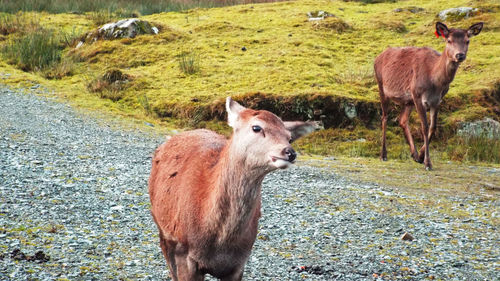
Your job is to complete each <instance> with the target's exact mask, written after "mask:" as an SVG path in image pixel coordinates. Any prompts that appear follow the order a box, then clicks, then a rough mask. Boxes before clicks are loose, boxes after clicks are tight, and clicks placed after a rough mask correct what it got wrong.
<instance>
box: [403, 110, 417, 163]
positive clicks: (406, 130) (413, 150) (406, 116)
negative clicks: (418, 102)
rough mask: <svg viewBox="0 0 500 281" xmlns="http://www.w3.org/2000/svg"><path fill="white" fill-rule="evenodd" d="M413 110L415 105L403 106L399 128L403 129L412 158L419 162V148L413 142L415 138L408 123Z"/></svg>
mask: <svg viewBox="0 0 500 281" xmlns="http://www.w3.org/2000/svg"><path fill="white" fill-rule="evenodd" d="M412 110H413V105H403V109H402V110H401V114H400V115H399V126H400V127H401V128H402V129H403V132H404V134H405V138H406V142H407V143H408V145H409V146H410V152H411V157H412V158H413V160H415V161H417V162H419V159H418V154H417V147H416V146H415V143H414V142H413V137H412V135H411V131H410V127H409V126H408V122H409V120H410V113H411V111H412ZM420 163H422V162H420Z"/></svg>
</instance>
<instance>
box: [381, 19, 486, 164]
mask: <svg viewBox="0 0 500 281" xmlns="http://www.w3.org/2000/svg"><path fill="white" fill-rule="evenodd" d="M482 28H483V23H482V22H481V23H477V24H474V25H472V26H471V27H469V29H467V30H465V29H454V28H452V29H448V27H447V26H446V25H445V24H443V23H440V22H438V23H436V32H435V34H436V36H437V37H439V36H443V38H444V39H445V40H446V47H445V49H444V52H443V53H442V54H439V53H438V52H437V51H435V50H433V49H430V48H417V47H404V48H388V49H387V50H385V51H384V52H382V53H381V54H380V55H379V56H378V57H377V58H376V59H375V78H376V79H377V83H378V88H379V93H380V102H381V105H382V151H381V153H380V158H381V159H382V160H384V161H385V160H387V149H386V127H387V114H388V109H389V101H391V100H392V101H394V102H395V103H397V104H399V105H401V107H402V110H401V114H400V116H399V125H400V126H401V128H402V129H403V131H404V135H405V138H406V141H407V142H408V145H409V146H410V151H411V155H412V157H413V159H414V160H415V161H417V162H419V163H422V162H423V163H424V165H425V168H426V170H430V169H432V164H431V159H430V157H429V142H430V141H431V138H432V136H433V135H434V132H435V131H436V119H437V113H438V108H439V104H440V103H441V101H442V99H443V97H444V95H445V94H446V93H447V92H448V89H449V87H450V83H451V82H452V81H453V78H454V77H455V73H456V72H457V69H458V66H459V65H460V63H462V62H463V61H464V60H465V58H466V55H467V50H468V48H469V38H471V37H473V36H475V35H478V34H479V33H480V32H481V29H482ZM413 107H415V108H416V110H417V113H418V116H419V117H420V121H421V129H422V136H423V138H424V145H423V146H422V148H421V149H420V151H419V152H418V153H417V148H416V146H415V144H414V142H413V138H412V135H411V132H410V129H409V127H408V119H409V116H410V113H411V111H412V110H413ZM427 111H430V114H429V116H430V129H429V125H428V122H427Z"/></svg>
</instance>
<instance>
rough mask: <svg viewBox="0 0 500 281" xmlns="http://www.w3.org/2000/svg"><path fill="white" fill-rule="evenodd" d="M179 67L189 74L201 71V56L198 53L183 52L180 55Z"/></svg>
mask: <svg viewBox="0 0 500 281" xmlns="http://www.w3.org/2000/svg"><path fill="white" fill-rule="evenodd" d="M179 67H180V69H181V70H182V72H184V73H185V74H187V75H191V74H195V73H198V72H199V71H200V56H199V55H198V54H196V53H182V54H180V55H179Z"/></svg>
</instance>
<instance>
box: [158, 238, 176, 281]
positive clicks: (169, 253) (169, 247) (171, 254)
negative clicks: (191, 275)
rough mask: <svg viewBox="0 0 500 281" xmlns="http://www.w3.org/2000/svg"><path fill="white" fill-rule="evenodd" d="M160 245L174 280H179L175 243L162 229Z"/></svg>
mask: <svg viewBox="0 0 500 281" xmlns="http://www.w3.org/2000/svg"><path fill="white" fill-rule="evenodd" d="M160 247H161V251H162V252H163V256H164V257H165V260H166V261H167V265H168V269H169V270H170V277H171V278H172V281H177V280H179V278H178V277H177V265H176V263H175V244H173V243H171V242H168V241H167V240H166V239H165V238H164V236H163V234H162V233H161V230H160Z"/></svg>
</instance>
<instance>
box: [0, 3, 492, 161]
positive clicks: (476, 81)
mask: <svg viewBox="0 0 500 281" xmlns="http://www.w3.org/2000/svg"><path fill="white" fill-rule="evenodd" d="M461 6H472V7H476V8H479V9H480V11H481V12H480V13H479V15H477V16H475V17H473V18H469V19H464V20H459V21H449V22H446V24H448V26H450V27H461V28H466V27H468V26H470V25H471V24H473V23H475V22H478V21H484V22H485V28H484V29H483V32H482V33H481V34H480V35H479V36H477V37H475V38H473V39H472V40H471V44H470V48H469V54H468V56H467V57H468V58H467V60H466V61H465V62H464V63H463V65H462V66H461V67H460V69H459V71H458V73H457V76H456V78H455V81H454V82H453V84H452V85H451V88H450V91H449V93H448V94H447V96H446V97H445V102H444V104H443V106H442V112H443V113H442V114H441V115H440V121H439V128H438V141H439V142H434V144H433V146H434V147H433V150H435V149H437V148H439V150H440V151H441V152H443V153H442V154H441V155H440V156H439V157H443V158H445V159H457V160H463V159H465V160H488V157H486V158H485V159H483V158H481V157H476V158H475V157H473V156H471V155H472V154H473V153H472V152H471V151H469V150H468V149H465V150H464V149H463V147H464V146H465V147H467V146H471V144H470V143H466V142H467V141H466V140H462V139H459V138H457V137H455V136H454V134H453V133H454V130H455V129H456V126H457V124H459V122H462V121H467V120H476V119H482V118H483V117H485V116H489V117H492V118H494V119H496V120H498V119H499V118H500V117H499V116H500V67H499V66H500V56H498V54H500V4H498V2H497V1H494V0H488V1H464V0H452V1H411V2H409V1H397V2H395V3H378V4H363V3H360V2H343V1H317V0H314V1H312V0H310V1H307V0H304V1H300V0H298V1H287V2H278V3H269V4H248V5H239V6H231V7H223V8H211V9H194V10H189V11H187V12H169V13H159V14H151V15H148V16H143V17H141V19H144V20H148V21H151V22H153V23H154V24H156V25H158V26H159V27H160V30H161V32H160V34H158V35H143V36H138V37H136V38H134V39H122V40H114V41H97V42H96V43H94V44H91V45H89V44H86V45H84V46H83V47H81V48H78V49H75V48H74V46H75V42H76V41H73V40H72V39H74V38H77V37H78V35H80V34H83V33H84V32H87V31H90V30H93V29H96V28H97V25H96V23H99V22H100V20H101V18H102V15H101V16H99V15H97V14H95V13H87V14H48V13H43V12H42V13H40V12H29V13H24V14H22V15H19V14H18V15H17V16H13V17H14V19H15V18H16V17H23V18H24V19H32V21H33V22H35V23H36V24H40V25H41V26H42V27H43V28H45V29H51V30H54V33H55V34H61V32H63V34H64V35H57V36H59V37H58V38H61V37H62V38H66V40H65V41H66V42H67V44H64V42H63V43H61V44H62V45H61V46H60V47H59V48H64V50H63V52H62V55H61V58H60V59H59V60H58V63H56V64H54V65H51V66H48V67H46V68H44V69H42V68H40V69H36V68H35V69H33V70H30V71H28V72H25V71H22V70H20V69H19V68H20V67H19V64H16V63H15V62H13V61H12V59H9V57H8V56H7V57H6V56H5V55H4V59H3V60H2V61H1V62H0V73H11V74H12V75H11V76H8V77H7V76H3V77H2V78H3V79H2V81H4V82H5V83H9V84H12V85H24V86H26V85H28V86H29V85H30V83H41V84H44V85H47V86H49V87H52V88H54V89H56V93H55V94H56V95H58V96H60V97H62V98H64V99H68V100H70V101H71V102H73V103H75V104H78V105H80V106H83V107H85V108H97V109H101V110H105V111H110V112H113V113H117V114H120V115H123V116H132V117H134V118H138V119H144V120H148V121H149V122H152V123H162V124H164V125H165V124H166V125H168V126H182V127H185V126H188V127H210V128H215V129H217V130H220V131H227V127H225V126H221V123H220V122H216V121H213V120H223V119H224V109H223V100H224V98H225V97H226V96H229V95H230V96H233V97H235V98H236V99H237V100H240V101H242V102H243V103H244V104H246V105H247V106H251V107H256V108H265V109H269V110H271V111H273V112H275V113H277V114H279V115H281V116H283V117H284V119H316V120H319V119H321V120H323V121H324V122H325V125H326V127H327V128H330V129H328V130H325V131H322V132H319V133H316V134H314V135H313V136H311V137H309V138H306V139H305V140H302V141H301V142H300V143H299V145H300V146H301V148H302V150H303V151H307V152H312V153H320V154H332V153H342V154H347V155H351V156H377V154H378V151H379V143H380V142H379V135H380V133H379V129H378V127H379V104H378V92H377V87H376V83H375V81H374V79H373V70H372V65H373V61H374V58H375V57H376V56H377V55H378V54H379V53H380V52H382V51H383V50H384V49H385V48H387V47H388V46H408V45H413V46H430V47H432V48H435V49H437V50H439V51H442V50H443V48H444V42H443V40H442V39H436V38H435V36H434V34H433V32H434V29H433V27H434V24H435V22H436V20H437V18H436V14H437V13H438V12H439V11H440V10H443V9H446V8H450V7H461ZM411 7H418V8H422V9H416V10H414V11H416V13H414V12H412V11H409V10H411V9H409V8H411ZM397 8H402V10H403V11H400V12H396V11H395V9H397ZM316 10H325V11H328V12H330V13H332V14H334V15H335V17H332V18H328V19H326V20H324V21H320V22H309V21H308V20H307V12H309V11H316ZM104 17H105V18H106V19H107V18H109V19H114V18H118V17H120V15H117V14H107V15H104ZM14 19H13V18H9V19H7V20H5V22H9V21H10V22H12V21H14ZM22 22H26V20H23V21H22ZM4 25H5V24H4ZM26 30H27V29H24V31H22V30H21V31H19V30H18V31H14V32H4V35H1V37H0V41H1V42H0V44H2V45H3V46H8V45H9V44H11V42H13V41H15V40H17V39H19V38H22V37H23V36H26V33H27V31H26ZM54 36H56V35H54ZM62 41H64V40H62ZM4 53H5V52H4ZM186 68H190V70H187V69H186ZM110 70H120V71H121V72H122V73H123V74H124V75H126V77H128V78H129V79H128V80H129V81H130V82H129V83H127V84H126V86H124V87H120V88H119V89H107V90H106V89H105V90H104V91H103V92H92V90H89V89H94V88H95V87H96V85H95V83H98V82H99V78H100V77H102V76H103V75H104V74H105V73H106V72H107V71H110ZM190 72H191V73H190ZM47 77H48V78H52V79H48V78H47ZM54 78H58V79H54ZM89 84H90V87H89ZM98 86H100V84H99V85H98ZM349 112H356V115H357V117H355V118H352V119H350V118H349ZM396 116H397V114H396V113H394V114H393V117H396ZM392 119H393V120H392V122H391V126H392V127H391V128H390V132H389V135H388V141H389V146H388V149H389V157H390V158H400V159H407V158H408V155H409V152H408V151H407V147H406V145H405V143H404V140H403V137H402V133H401V131H400V129H399V127H397V126H396V124H397V123H396V121H395V118H392ZM165 122H167V123H165ZM412 124H413V125H412V126H413V128H414V132H415V136H416V137H417V139H418V138H419V134H418V133H416V129H417V128H418V127H419V126H418V122H417V118H416V115H414V116H413V118H412ZM482 145H486V146H487V147H494V148H495V147H496V149H500V148H499V147H500V145H499V144H498V142H492V143H489V142H487V143H486V144H482ZM471 149H472V148H471ZM497 151H500V150H497ZM434 155H436V154H434ZM434 155H433V157H436V156H434ZM490 161H494V162H498V161H500V160H498V159H497V160H495V159H493V160H491V159H490Z"/></svg>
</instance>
